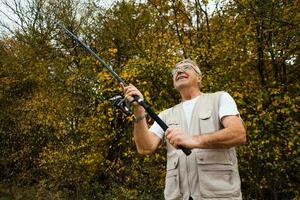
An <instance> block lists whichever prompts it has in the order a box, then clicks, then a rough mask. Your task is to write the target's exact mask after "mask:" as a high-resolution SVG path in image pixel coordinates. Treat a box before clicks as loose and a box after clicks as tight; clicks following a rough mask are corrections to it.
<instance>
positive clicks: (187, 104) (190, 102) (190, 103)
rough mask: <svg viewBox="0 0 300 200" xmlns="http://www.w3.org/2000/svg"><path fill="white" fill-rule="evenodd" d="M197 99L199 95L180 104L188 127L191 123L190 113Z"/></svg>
mask: <svg viewBox="0 0 300 200" xmlns="http://www.w3.org/2000/svg"><path fill="white" fill-rule="evenodd" d="M199 97H200V95H198V96H197V97H194V98H193V99H190V100H187V101H184V102H182V107H183V111H184V116H185V119H186V122H187V125H188V126H189V125H190V122H191V118H192V112H193V109H194V106H195V103H196V101H197V100H198V99H199Z"/></svg>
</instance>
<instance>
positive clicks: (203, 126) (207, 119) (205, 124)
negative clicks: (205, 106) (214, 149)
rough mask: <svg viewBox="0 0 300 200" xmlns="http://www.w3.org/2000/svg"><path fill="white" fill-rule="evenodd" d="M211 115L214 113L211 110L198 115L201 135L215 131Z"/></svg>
mask: <svg viewBox="0 0 300 200" xmlns="http://www.w3.org/2000/svg"><path fill="white" fill-rule="evenodd" d="M211 115H212V113H211V111H210V110H207V111H202V112H200V113H199V114H198V117H199V122H200V132H201V134H206V133H211V132H214V131H215V127H214V123H213V119H212V116H211Z"/></svg>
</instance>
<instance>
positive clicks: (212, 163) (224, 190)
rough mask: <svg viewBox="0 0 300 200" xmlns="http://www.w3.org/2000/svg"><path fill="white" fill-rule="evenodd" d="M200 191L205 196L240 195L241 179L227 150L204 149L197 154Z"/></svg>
mask: <svg viewBox="0 0 300 200" xmlns="http://www.w3.org/2000/svg"><path fill="white" fill-rule="evenodd" d="M196 162H197V168H198V176H199V185H200V188H199V191H200V195H201V196H202V197H203V198H222V197H223V198H224V197H238V196H239V195H240V180H239V176H238V174H237V172H236V171H235V170H234V166H233V163H232V161H231V160H230V159H228V156H227V153H226V151H225V152H224V151H203V152H199V153H197V154H196Z"/></svg>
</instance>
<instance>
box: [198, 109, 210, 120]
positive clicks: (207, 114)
mask: <svg viewBox="0 0 300 200" xmlns="http://www.w3.org/2000/svg"><path fill="white" fill-rule="evenodd" d="M198 116H199V118H200V119H202V120H205V119H208V118H210V116H211V110H207V111H202V112H200V113H199V114H198Z"/></svg>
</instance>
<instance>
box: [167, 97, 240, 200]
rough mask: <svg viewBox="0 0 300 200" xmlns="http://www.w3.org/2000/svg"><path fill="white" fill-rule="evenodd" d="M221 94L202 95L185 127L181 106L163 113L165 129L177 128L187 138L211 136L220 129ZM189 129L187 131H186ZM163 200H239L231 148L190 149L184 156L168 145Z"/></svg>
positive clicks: (238, 178) (238, 183)
mask: <svg viewBox="0 0 300 200" xmlns="http://www.w3.org/2000/svg"><path fill="white" fill-rule="evenodd" d="M221 94H222V92H216V93H212V94H201V96H200V97H199V99H198V100H197V102H196V104H195V107H194V109H193V112H192V120H191V123H190V125H189V126H188V125H187V122H186V120H185V115H184V111H183V107H182V103H181V104H178V105H176V106H174V107H172V108H169V109H167V110H165V111H163V112H162V115H161V118H162V120H163V121H164V122H165V123H166V124H167V125H168V127H180V128H182V129H184V130H185V132H186V133H188V134H190V135H202V134H210V133H213V132H215V131H218V130H220V129H222V128H223V126H222V124H221V122H220V119H219V115H218V113H219V99H220V98H219V97H220V95H221ZM188 127H189V128H188ZM167 150H168V154H167V158H168V159H167V174H166V183H165V190H164V196H165V199H166V200H177V199H180V200H181V199H182V200H188V198H189V197H190V196H191V197H192V198H193V199H194V200H241V199H242V194H241V190H240V177H239V172H238V163H237V158H236V152H235V149H234V148H230V149H192V153H191V154H190V155H189V156H186V155H185V154H184V153H183V152H182V151H181V150H178V149H175V148H174V147H173V146H172V145H170V143H168V142H167Z"/></svg>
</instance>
